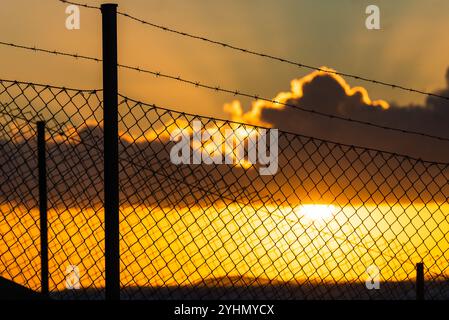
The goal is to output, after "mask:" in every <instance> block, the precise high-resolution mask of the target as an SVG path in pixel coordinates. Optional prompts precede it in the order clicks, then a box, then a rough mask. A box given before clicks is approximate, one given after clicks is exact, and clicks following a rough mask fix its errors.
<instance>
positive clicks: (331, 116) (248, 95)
mask: <svg viewBox="0 0 449 320" xmlns="http://www.w3.org/2000/svg"><path fill="white" fill-rule="evenodd" d="M61 1H62V0H61ZM0 45H5V46H10V47H14V48H19V49H25V50H31V51H34V52H43V53H48V54H54V55H63V56H66V57H72V58H75V59H86V60H90V61H95V62H101V61H103V60H102V59H99V58H94V57H90V56H85V55H79V54H73V53H67V52H61V51H57V50H48V49H42V48H38V47H36V46H34V47H30V46H25V45H17V44H14V43H8V42H3V41H0ZM117 66H118V67H119V68H122V69H127V70H133V71H137V72H142V73H147V74H151V75H154V76H156V77H161V78H166V79H170V80H175V81H178V82H182V83H187V84H190V85H193V86H195V87H197V88H203V89H208V90H211V91H215V92H222V93H228V94H232V95H234V96H240V97H245V98H250V99H254V100H260V101H265V102H268V103H272V104H275V105H281V106H285V107H290V108H293V109H296V110H299V111H302V112H306V113H310V114H313V115H316V116H321V117H325V118H328V119H336V120H340V121H345V122H349V123H357V124H361V125H365V126H369V127H373V128H377V129H382V130H390V131H395V132H399V133H403V134H411V135H417V136H422V137H425V138H430V139H436V140H440V141H446V142H449V138H447V137H441V136H437V135H432V134H428V133H424V132H419V131H413V130H405V129H400V128H394V127H389V126H385V125H380V124H377V123H373V122H369V121H365V120H358V119H353V118H349V117H343V116H339V115H335V114H331V113H326V112H322V111H317V110H314V109H311V108H308V107H302V106H298V105H295V104H291V103H286V102H281V101H278V100H274V99H269V98H266V97H263V96H259V95H258V94H252V93H248V92H244V91H240V90H232V89H228V88H222V87H221V86H219V85H218V86H213V85H210V84H202V83H201V82H199V81H195V80H191V79H186V78H182V77H181V76H174V75H170V74H165V73H162V72H159V71H154V70H149V69H143V68H140V67H135V66H130V65H125V64H120V63H118V64H117Z"/></svg>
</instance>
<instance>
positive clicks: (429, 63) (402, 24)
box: [0, 0, 449, 117]
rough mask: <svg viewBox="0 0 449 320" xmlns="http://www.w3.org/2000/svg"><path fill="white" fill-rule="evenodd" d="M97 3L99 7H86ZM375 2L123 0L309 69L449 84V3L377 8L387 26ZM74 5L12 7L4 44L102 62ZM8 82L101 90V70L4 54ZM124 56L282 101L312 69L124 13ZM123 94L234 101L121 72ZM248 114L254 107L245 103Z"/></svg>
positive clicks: (378, 95) (152, 16)
mask: <svg viewBox="0 0 449 320" xmlns="http://www.w3.org/2000/svg"><path fill="white" fill-rule="evenodd" d="M84 2H88V3H89V4H92V5H98V4H100V3H101V1H84ZM371 2H372V1H354V0H342V1H338V2H337V1H333V0H332V1H331V0H324V1H320V2H317V1H310V0H309V1H305V0H304V1H288V0H283V1H264V2H262V1H259V2H256V1H245V2H242V1H227V2H226V3H221V2H218V1H211V2H204V1H200V0H192V1H188V2H184V1H182V2H181V1H174V0H169V1H162V0H154V1H143V0H126V1H124V0H123V1H117V3H118V4H119V10H121V11H126V12H129V13H131V14H134V15H136V16H138V17H142V18H144V19H147V20H149V21H154V22H155V23H160V24H166V25H168V26H171V27H174V28H177V29H181V30H185V31H188V32H192V33H197V34H200V35H205V36H208V37H211V38H216V39H219V40H222V41H226V42H230V43H233V44H236V45H239V46H244V47H248V48H251V49H255V50H259V51H264V52H267V53H270V54H273V55H279V56H282V57H286V58H290V59H292V60H298V61H301V62H304V63H308V64H312V65H316V66H322V65H326V66H328V67H331V68H334V69H336V70H338V71H346V72H351V73H356V74H362V75H365V76H369V77H372V78H375V79H379V80H385V81H389V82H396V83H400V84H404V85H406V86H412V87H417V88H419V89H423V90H433V89H436V88H440V87H442V86H443V85H444V82H443V81H444V78H443V77H442V75H443V74H444V70H445V69H446V67H447V66H448V65H449V62H448V61H447V56H448V52H449V43H448V42H447V41H441V39H440V37H439V35H440V34H441V32H440V30H448V29H449V20H448V19H447V17H446V15H445V12H447V11H448V9H449V2H447V1H445V0H433V1H426V2H424V1H410V0H407V1H405V0H400V1H376V4H378V5H379V6H380V9H381V28H382V30H380V31H369V30H367V29H366V28H365V26H364V19H365V17H366V15H365V13H364V12H365V7H366V6H367V5H368V4H372V3H371ZM65 7H66V5H65V4H61V3H59V2H58V1H56V0H44V1H35V0H17V1H4V2H3V3H2V10H0V29H1V30H2V32H1V37H0V38H1V39H0V40H1V41H7V42H16V43H20V44H27V45H36V46H42V47H45V48H50V49H58V50H61V51H67V52H76V53H79V54H85V55H91V56H98V57H101V25H100V22H101V20H100V18H101V17H100V14H99V12H97V11H92V10H88V9H81V29H80V30H78V31H68V30H66V28H65V18H66V14H65V12H64V10H65ZM0 55H1V58H2V59H0V68H1V70H2V74H1V76H0V78H5V79H13V80H22V81H35V82H41V83H49V84H54V85H64V86H74V87H81V88H92V87H101V69H100V67H101V65H100V64H95V63H93V62H86V61H81V60H79V61H75V60H73V59H70V58H65V57H54V56H48V55H45V54H34V53H32V52H28V51H22V50H18V49H13V48H7V47H0ZM119 60H120V62H122V63H126V64H130V65H136V66H140V67H143V68H149V69H154V70H158V71H161V72H166V73H171V74H174V75H178V74H179V75H182V76H183V77H186V78H189V79H198V80H200V81H202V82H204V83H210V84H212V85H219V84H220V85H221V86H222V87H229V88H236V89H237V88H238V89H240V90H245V91H248V92H254V93H257V94H259V95H262V96H267V97H274V96H276V95H277V94H278V93H279V92H283V91H287V90H288V89H289V87H290V81H291V80H292V79H294V78H298V77H301V76H304V75H305V74H307V72H306V71H304V70H299V69H297V68H294V67H291V66H288V65H283V64H280V63H276V62H271V61H266V60H264V59H261V58H255V57H251V56H246V55H242V54H239V53H236V52H233V51H231V50H226V49H223V48H219V47H213V46H209V45H206V44H204V43H201V42H198V41H195V40H189V39H182V38H180V37H178V36H175V35H170V34H167V33H164V32H161V31H157V30H154V29H152V28H150V27H144V26H142V25H140V24H138V23H135V22H132V21H128V20H125V19H124V18H119ZM119 79H120V91H121V92H122V93H125V94H127V95H129V96H131V97H133V98H136V99H142V100H145V101H146V102H149V103H157V104H160V105H163V106H167V107H172V108H175V109H178V110H182V111H188V112H194V113H200V114H204V115H210V116H218V117H228V115H227V114H226V113H225V112H224V111H223V105H224V104H225V103H227V102H230V101H232V100H233V99H234V97H232V96H230V95H225V94H215V93H214V92H208V91H205V90H203V89H194V88H192V87H189V86H186V85H184V84H178V83H175V82H172V81H170V80H162V79H155V78H154V77H152V76H149V75H143V74H137V73H135V72H131V71H120V74H119ZM348 82H349V84H350V85H351V86H357V85H362V86H364V87H366V88H367V90H368V92H369V94H370V97H371V98H372V99H373V100H377V99H384V100H386V101H391V100H395V101H399V102H401V103H402V104H405V103H410V102H416V103H420V102H422V101H423V99H424V97H423V96H419V95H415V94H405V93H401V92H399V90H391V89H390V88H385V87H378V86H376V87H373V86H370V85H367V84H365V83H363V82H360V83H358V82H357V81H354V80H348ZM242 101H243V105H244V108H246V109H247V108H248V107H249V105H250V104H249V101H245V99H243V100H242Z"/></svg>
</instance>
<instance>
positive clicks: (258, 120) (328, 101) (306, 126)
mask: <svg viewBox="0 0 449 320" xmlns="http://www.w3.org/2000/svg"><path fill="white" fill-rule="evenodd" d="M323 69H326V70H327V71H330V72H332V71H334V70H332V69H329V68H326V67H323ZM446 82H447V85H446V88H445V89H442V90H438V91H437V93H438V94H441V95H446V96H449V70H448V72H447V73H446ZM273 100H274V101H279V102H282V103H288V104H292V105H296V106H300V107H304V108H308V109H314V110H316V111H320V112H324V113H328V114H332V115H338V116H343V117H348V118H353V119H358V120H363V121H368V122H373V123H376V124H380V125H384V126H389V127H395V128H401V129H404V130H411V131H418V132H425V133H429V134H433V135H438V136H443V137H449V134H448V132H449V130H447V127H448V123H449V103H448V101H446V100H442V99H439V98H436V97H428V98H427V100H426V102H425V104H424V105H406V106H401V105H398V104H396V103H388V102H386V101H384V100H373V99H372V98H370V96H369V94H368V91H367V90H366V89H365V88H363V87H360V86H358V87H351V85H350V84H349V83H348V82H347V81H346V80H345V79H343V78H342V77H341V76H339V75H335V74H332V73H328V72H323V71H315V72H312V73H310V74H308V75H306V76H304V77H302V78H299V79H294V80H292V81H291V89H290V91H288V92H281V93H279V94H278V95H277V96H276V97H275V98H273ZM224 110H225V111H226V112H228V113H229V114H230V116H231V118H232V119H233V120H236V121H241V122H247V123H251V124H256V125H262V126H268V127H276V128H279V129H281V130H286V131H291V132H296V133H300V134H304V135H307V136H312V137H317V138H323V139H327V140H332V141H337V142H342V143H346V144H354V145H360V146H367V147H370V148H375V149H380V150H386V151H390V152H395V153H401V154H406V155H410V156H414V157H418V158H424V159H427V160H437V161H445V162H447V161H449V145H448V143H447V142H441V141H440V142H439V141H435V140H431V139H428V138H423V137H419V136H416V135H408V134H402V133H397V132H393V131H388V130H382V129H375V128H372V127H368V126H364V125H360V124H355V123H348V122H342V121H340V120H336V119H329V118H325V117H321V116H318V115H313V114H310V113H305V112H301V111H299V110H297V109H294V108H291V107H286V106H283V105H280V104H274V103H269V102H265V101H261V100H257V101H255V102H253V104H252V105H251V107H250V109H249V110H248V111H247V112H243V107H242V105H241V103H240V102H239V101H233V102H231V103H229V104H226V105H225V106H224Z"/></svg>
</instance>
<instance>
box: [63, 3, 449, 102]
mask: <svg viewBox="0 0 449 320" xmlns="http://www.w3.org/2000/svg"><path fill="white" fill-rule="evenodd" d="M59 1H60V2H63V3H67V4H72V5H78V6H81V7H85V8H89V9H100V8H99V7H95V6H90V5H87V4H80V3H76V2H73V1H66V0H59ZM117 14H118V15H121V16H123V17H126V18H128V19H131V20H133V21H136V22H139V23H141V24H144V25H147V26H150V27H153V28H156V29H159V30H162V31H165V32H169V33H173V34H176V35H179V36H183V37H188V38H191V39H195V40H200V41H203V42H206V43H209V44H213V45H216V46H220V47H223V48H228V49H231V50H234V51H239V52H241V53H245V54H249V55H253V56H258V57H261V58H265V59H270V60H274V61H278V62H281V63H285V64H289V65H293V66H295V67H298V68H304V69H308V70H313V71H319V72H324V73H327V74H333V75H338V76H341V77H347V78H351V79H354V80H360V81H364V82H369V83H372V84H376V85H381V86H385V87H390V88H393V89H399V90H403V91H408V92H412V93H417V94H421V95H426V96H429V97H434V98H439V99H443V100H446V101H449V97H448V96H444V95H440V94H437V93H433V92H429V91H424V90H420V89H415V88H411V87H406V86H403V85H399V84H395V83H390V82H386V81H381V80H375V79H371V78H367V77H364V76H360V75H355V74H352V73H347V72H339V71H335V70H328V69H324V68H322V67H316V66H312V65H309V64H305V63H301V62H296V61H293V60H289V59H286V58H281V57H278V56H274V55H270V54H267V53H262V52H257V51H254V50H250V49H245V48H242V47H238V46H236V45H233V44H230V43H226V42H222V41H218V40H213V39H210V38H206V37H204V36H199V35H195V34H192V33H188V32H185V31H179V30H176V29H173V28H169V27H167V26H163V25H159V24H156V23H153V22H149V21H146V20H143V19H140V18H137V17H135V16H133V15H130V14H128V13H126V12H120V11H118V12H117Z"/></svg>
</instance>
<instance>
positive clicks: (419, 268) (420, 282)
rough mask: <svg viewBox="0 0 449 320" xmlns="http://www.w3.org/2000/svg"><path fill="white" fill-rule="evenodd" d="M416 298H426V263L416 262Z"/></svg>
mask: <svg viewBox="0 0 449 320" xmlns="http://www.w3.org/2000/svg"><path fill="white" fill-rule="evenodd" d="M416 300H424V264H423V263H422V262H420V263H417V264H416Z"/></svg>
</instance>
